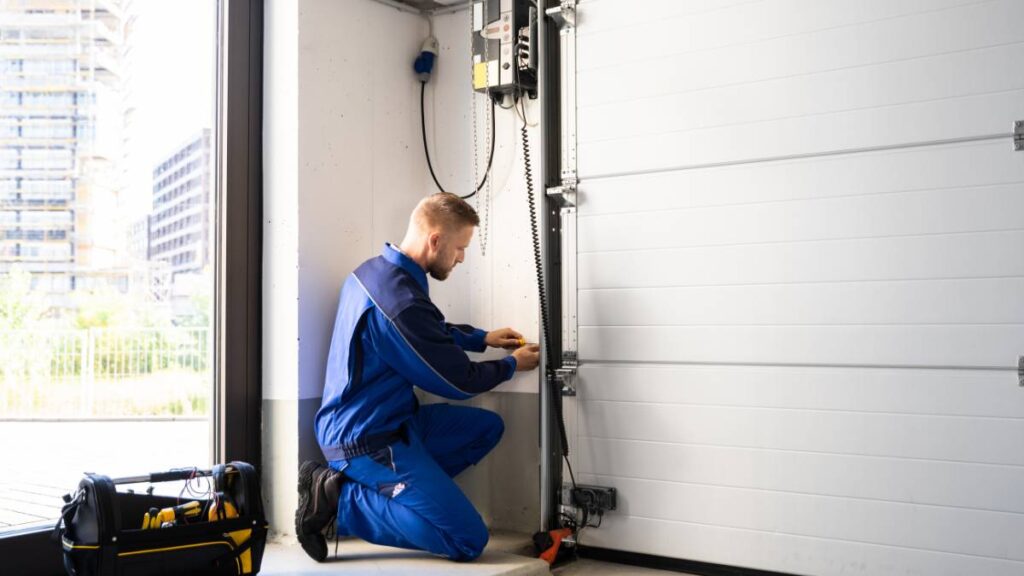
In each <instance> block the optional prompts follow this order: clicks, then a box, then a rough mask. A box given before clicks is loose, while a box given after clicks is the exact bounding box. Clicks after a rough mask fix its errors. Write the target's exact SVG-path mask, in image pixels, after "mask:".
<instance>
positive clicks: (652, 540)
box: [584, 515, 1024, 576]
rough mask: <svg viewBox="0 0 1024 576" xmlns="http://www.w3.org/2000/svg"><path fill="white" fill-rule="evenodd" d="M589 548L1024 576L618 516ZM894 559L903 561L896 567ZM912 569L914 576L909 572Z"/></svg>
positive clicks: (830, 543) (754, 563)
mask: <svg viewBox="0 0 1024 576" xmlns="http://www.w3.org/2000/svg"><path fill="white" fill-rule="evenodd" d="M584 542H585V543H586V545H587V546H594V547H599V548H611V549H622V550H630V551H635V552H639V553H643V554H653V555H657V556H668V557H679V558H688V559H693V560H697V561H702V562H710V563H715V564H727V565H734V566H742V567H749V568H755V569H761V570H773V571H778V572H784V573H787V574H851V573H853V574H856V573H863V574H881V575H886V576H890V575H891V576H895V575H904V574H927V575H929V576H967V575H976V574H985V575H986V576H1020V575H1021V574H1024V565H1022V564H1021V563H1020V562H1017V561H1012V560H1003V559H1000V558H983V557H981V558H980V557H977V556H970V555H964V554H956V553H949V552H932V551H927V550H918V549H914V548H906V547H899V546H893V545H878V544H863V543H856V542H850V541H845V540H836V539H831V538H821V537H816V536H794V535H790V534H781V533H778V532H767V531H758V530H747V529H741V528H727V527H722V526H718V525H706V524H696V523H691V522H679V521H671V520H658V519H653V518H641V517H637V516H626V517H624V516H612V515H608V516H606V517H605V519H604V525H603V529H601V530H588V531H587V532H586V533H585V536H584ZM893 558H899V559H900V562H899V563H896V562H894V561H893ZM907 566H912V567H913V571H908V570H907V569H906V567H907Z"/></svg>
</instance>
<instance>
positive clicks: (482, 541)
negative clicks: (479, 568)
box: [451, 520, 491, 562]
mask: <svg viewBox="0 0 1024 576" xmlns="http://www.w3.org/2000/svg"><path fill="white" fill-rule="evenodd" d="M454 538H455V540H456V551H455V552H456V553H455V554H452V555H451V559H452V560H455V561H456V562H471V561H473V560H476V559H477V558H479V557H480V555H481V554H483V553H484V548H486V547H487V542H488V541H489V540H490V538H491V534H490V532H488V531H487V526H486V525H484V523H483V521H482V520H480V521H478V522H474V523H471V524H470V525H469V526H467V527H466V530H465V532H463V533H461V534H458V535H455V536H454Z"/></svg>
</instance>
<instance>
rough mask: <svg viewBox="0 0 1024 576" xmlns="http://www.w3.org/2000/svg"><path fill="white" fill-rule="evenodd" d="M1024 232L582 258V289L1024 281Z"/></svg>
mask: <svg viewBox="0 0 1024 576" xmlns="http://www.w3.org/2000/svg"><path fill="white" fill-rule="evenodd" d="M1022 243H1024V232H1020V231H1012V232H984V233H970V234H956V235H950V234H947V235H939V236H916V237H896V238H869V239H856V240H830V241H806V242H796V243H771V244H741V245H732V246H710V247H694V248H676V249H668V250H630V251H615V252H599V253H589V254H588V253H584V254H579V288H580V289H581V290H590V289H602V288H605V289H607V288H652V287H670V286H676V287H678V286H724V285H734V284H742V285H746V284H774V283H809V282H860V281H877V280H933V279H951V278H999V277H1019V276H1024V255H1021V253H1020V252H1019V251H1016V250H1014V251H1007V250H1006V248H1007V247H1008V246H1021V245H1024V244H1022Z"/></svg>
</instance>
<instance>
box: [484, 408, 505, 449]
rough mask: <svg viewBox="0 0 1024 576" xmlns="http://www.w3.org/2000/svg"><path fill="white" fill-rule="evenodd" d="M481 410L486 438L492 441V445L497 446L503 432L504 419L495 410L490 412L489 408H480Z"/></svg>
mask: <svg viewBox="0 0 1024 576" xmlns="http://www.w3.org/2000/svg"><path fill="white" fill-rule="evenodd" d="M481 412H482V414H483V415H484V416H483V417H484V421H485V423H486V427H485V429H486V430H487V438H489V439H490V440H491V441H492V443H491V446H492V447H493V446H497V444H498V442H499V441H500V440H501V437H502V435H504V434H505V421H504V420H503V419H502V418H501V416H499V415H498V413H497V412H491V411H490V410H482V411H481Z"/></svg>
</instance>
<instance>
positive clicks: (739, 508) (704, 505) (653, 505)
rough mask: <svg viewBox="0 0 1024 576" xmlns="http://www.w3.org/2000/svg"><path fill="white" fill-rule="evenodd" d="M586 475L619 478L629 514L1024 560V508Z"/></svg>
mask: <svg viewBox="0 0 1024 576" xmlns="http://www.w3.org/2000/svg"><path fill="white" fill-rule="evenodd" d="M581 476H582V480H583V481H584V482H595V483H597V484H601V485H607V484H609V483H610V482H614V483H615V484H616V485H617V486H620V487H621V488H620V489H621V491H622V493H623V495H622V497H621V498H620V499H619V502H618V505H619V507H620V508H621V510H622V513H623V514H626V515H630V516H636V517H642V518H653V519H662V520H678V521H681V522H689V523H694V524H707V523H709V522H712V521H713V522H715V523H716V524H718V525H721V526H726V527H730V528H742V529H746V530H757V531H764V532H780V533H783V534H791V535H796V536H815V537H819V538H829V539H835V540H843V541H848V542H858V543H865V544H888V545H893V546H902V547H906V548H913V549H918V550H929V551H945V552H953V553H956V554H969V555H975V556H994V557H1002V558H1006V559H1009V560H1014V561H1021V560H1024V530H1022V529H1024V515H1020V514H1006V513H998V512H985V511H978V510H965V509H956V508H944V507H937V506H916V505H914V504H901V503H893V502H879V501H872V500H862V499H852V498H835V497H822V496H811V495H806V494H795V493H782V492H765V491H753V490H746V489H737V488H726V487H719V486H704V485H693V484H684V483H675V482H664V481H649V480H637V479H632V478H623V477H605V476H590V475H581ZM833 518H843V519H844V520H843V521H842V522H836V521H834V520H832V519H833ZM993 529H994V530H998V531H999V532H1000V533H1003V534H1012V535H1013V536H1012V537H1011V538H1009V542H1008V543H1009V544H1010V546H1007V545H1006V543H1002V542H997V541H993V540H991V539H989V538H986V537H985V532H986V530H993ZM947 542H954V543H955V544H953V545H952V546H950V545H949V544H946V543H947Z"/></svg>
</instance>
